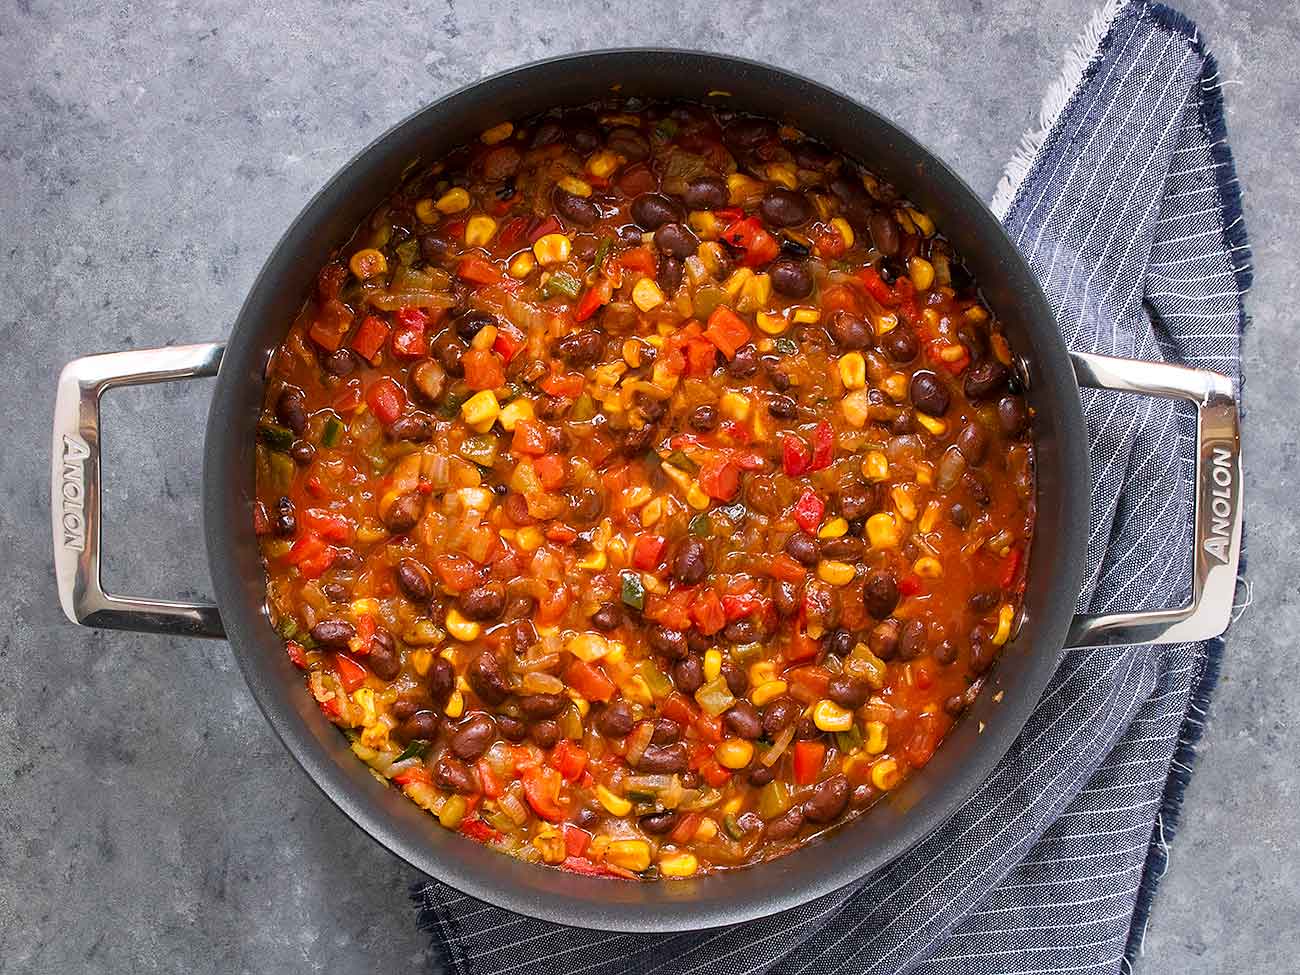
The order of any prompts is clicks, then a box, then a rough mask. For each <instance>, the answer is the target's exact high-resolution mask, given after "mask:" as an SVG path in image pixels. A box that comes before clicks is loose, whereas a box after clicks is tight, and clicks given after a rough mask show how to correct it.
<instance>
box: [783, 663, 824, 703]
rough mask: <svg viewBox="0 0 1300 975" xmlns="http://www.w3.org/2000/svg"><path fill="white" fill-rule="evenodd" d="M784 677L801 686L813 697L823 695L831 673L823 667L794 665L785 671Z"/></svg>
mask: <svg viewBox="0 0 1300 975" xmlns="http://www.w3.org/2000/svg"><path fill="white" fill-rule="evenodd" d="M786 678H787V679H788V680H789V682H790V683H791V684H794V685H796V686H798V687H802V688H803V689H804V690H805V691H806V692H807V693H808V694H810V695H812V696H813V697H825V696H826V691H827V688H828V686H829V685H830V679H831V675H830V672H829V671H827V670H826V668H825V667H816V666H808V667H795V668H794V669H793V670H790V671H787V672H786Z"/></svg>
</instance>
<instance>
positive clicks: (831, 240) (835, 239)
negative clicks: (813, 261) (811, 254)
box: [812, 227, 848, 260]
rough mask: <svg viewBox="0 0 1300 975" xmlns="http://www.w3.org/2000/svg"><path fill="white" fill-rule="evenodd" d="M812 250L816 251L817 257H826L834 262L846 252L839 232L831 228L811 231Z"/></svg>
mask: <svg viewBox="0 0 1300 975" xmlns="http://www.w3.org/2000/svg"><path fill="white" fill-rule="evenodd" d="M812 238H813V248H814V250H816V251H817V256H818V257H826V258H830V259H831V260H835V259H836V258H837V257H842V256H843V255H844V252H845V251H846V250H848V245H847V244H845V242H844V238H843V237H841V236H840V234H839V231H837V230H835V229H834V228H831V227H818V228H817V229H816V230H815V231H813V235H812Z"/></svg>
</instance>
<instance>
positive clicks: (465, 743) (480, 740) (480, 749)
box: [451, 711, 497, 762]
mask: <svg viewBox="0 0 1300 975" xmlns="http://www.w3.org/2000/svg"><path fill="white" fill-rule="evenodd" d="M496 736H497V726H496V722H494V721H493V720H492V719H491V718H490V717H489V716H488V715H486V714H484V713H483V712H481V711H480V712H478V713H476V714H471V715H470V716H469V717H468V718H466V719H465V720H464V721H462V722H461V723H460V725H459V726H457V728H456V733H455V734H454V735H452V736H451V750H452V752H453V753H454V754H455V755H456V757H457V758H462V759H464V760H465V761H467V762H472V761H474V760H475V759H477V758H479V757H480V756H481V755H482V754H483V753H484V752H485V751H487V750H488V746H489V745H490V744H492V742H493V740H494V739H495V738H496Z"/></svg>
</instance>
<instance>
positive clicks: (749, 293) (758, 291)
mask: <svg viewBox="0 0 1300 975" xmlns="http://www.w3.org/2000/svg"><path fill="white" fill-rule="evenodd" d="M742 290H743V292H744V295H745V298H747V299H748V300H749V302H750V307H754V306H757V307H759V308H761V307H763V306H764V305H766V304H767V303H768V302H769V301H771V300H772V275H770V274H768V273H767V272H766V271H764V272H763V273H762V274H755V275H754V276H753V277H752V278H750V279H749V280H748V281H746V282H745V287H744V288H743V289H742Z"/></svg>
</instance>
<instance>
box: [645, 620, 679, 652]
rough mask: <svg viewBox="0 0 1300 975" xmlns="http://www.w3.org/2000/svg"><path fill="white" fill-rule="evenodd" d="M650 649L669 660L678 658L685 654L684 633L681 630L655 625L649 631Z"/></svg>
mask: <svg viewBox="0 0 1300 975" xmlns="http://www.w3.org/2000/svg"><path fill="white" fill-rule="evenodd" d="M648 639H649V643H650V649H651V650H652V651H653V652H654V653H657V654H660V655H662V656H664V657H667V658H668V659H669V660H680V659H682V658H683V657H685V656H686V649H687V648H686V634H685V633H683V632H682V631H681V630H673V629H669V628H668V627H666V626H656V627H655V628H654V629H652V630H651V631H650V635H649V638H648Z"/></svg>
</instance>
